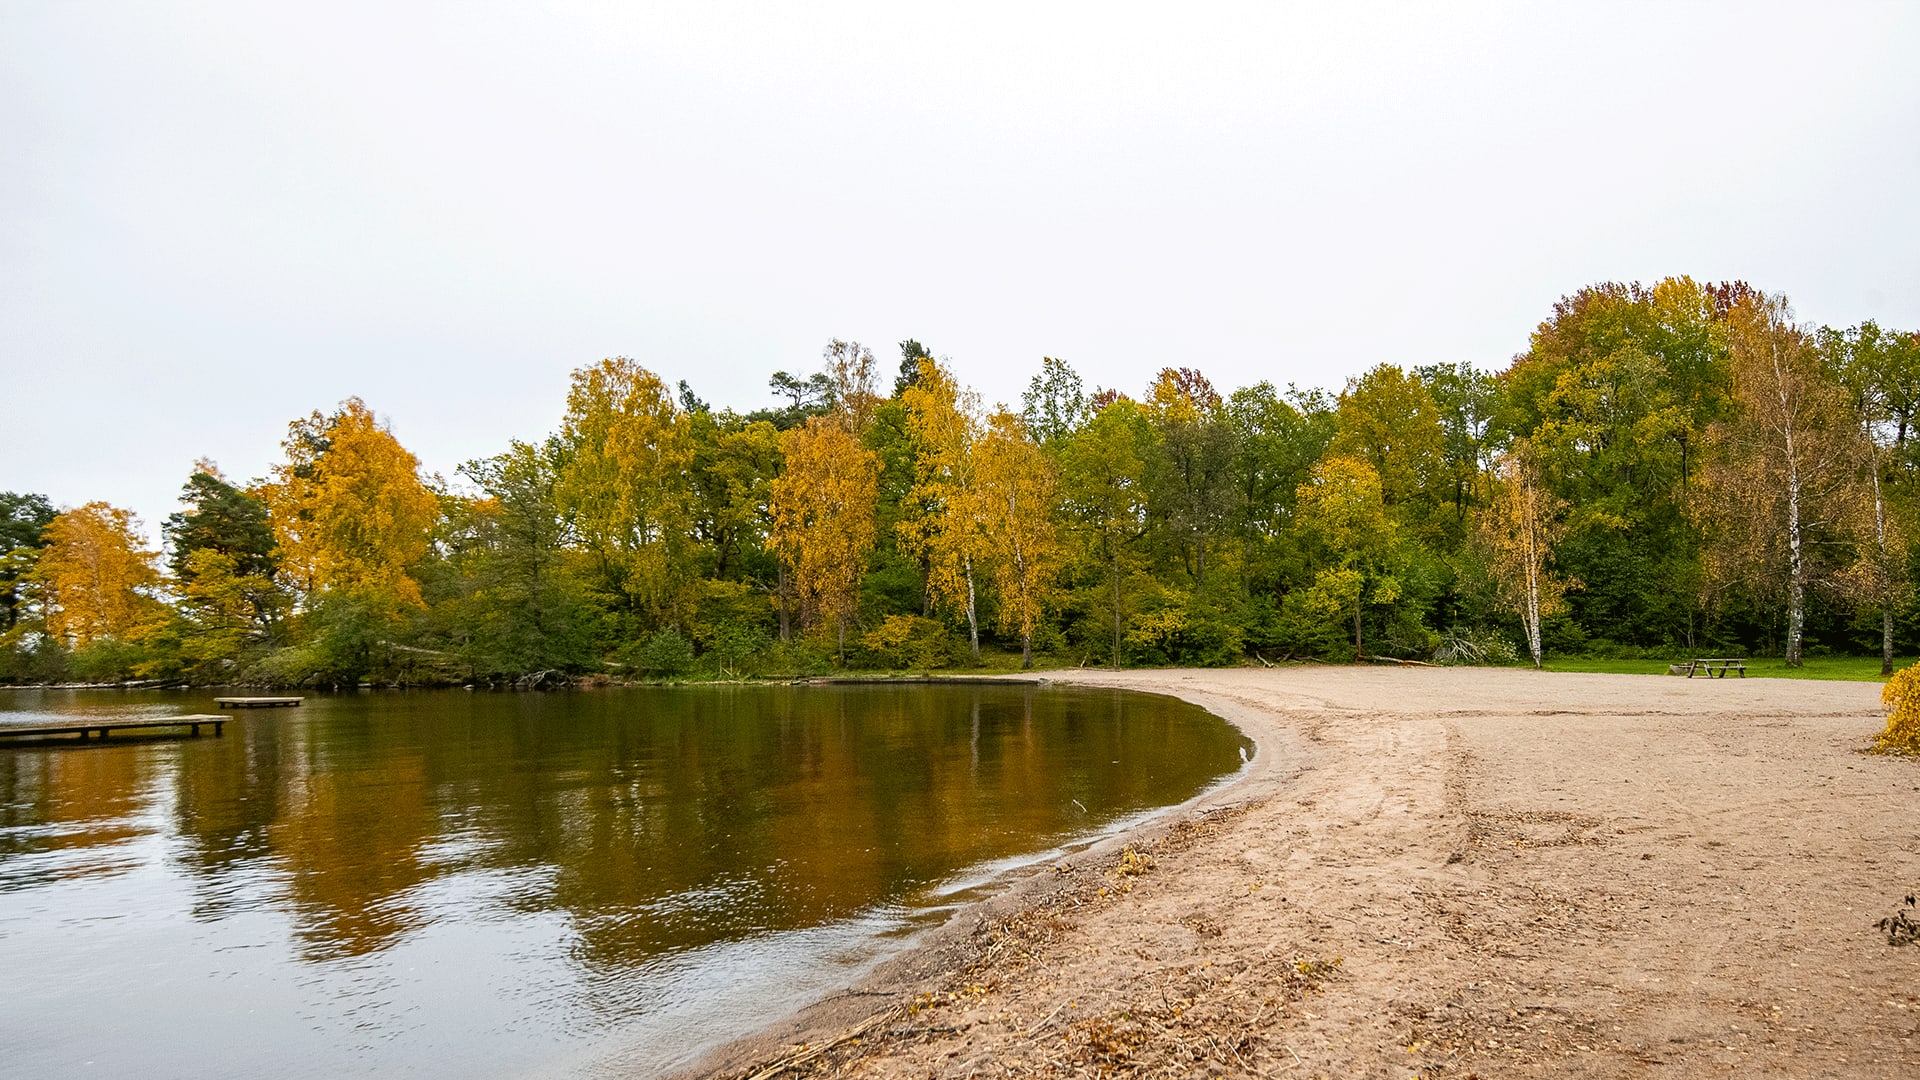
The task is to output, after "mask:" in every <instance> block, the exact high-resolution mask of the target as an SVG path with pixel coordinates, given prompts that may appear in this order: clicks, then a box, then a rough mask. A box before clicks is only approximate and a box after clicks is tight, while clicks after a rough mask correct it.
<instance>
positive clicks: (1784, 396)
mask: <svg viewBox="0 0 1920 1080" xmlns="http://www.w3.org/2000/svg"><path fill="white" fill-rule="evenodd" d="M1729 329H1730V331H1731V334H1730V341H1731V351H1730V360H1731V376H1732V379H1731V381H1732V387H1731V392H1732V398H1733V403H1734V406H1735V408H1736V409H1737V411H1736V412H1735V414H1734V415H1733V417H1732V418H1730V419H1729V420H1726V421H1724V422H1722V423H1719V424H1716V425H1715V426H1714V427H1713V429H1712V431H1711V439H1712V446H1711V450H1712V459H1711V460H1712V464H1711V465H1710V466H1709V467H1708V469H1707V477H1706V479H1707V492H1706V501H1705V505H1704V511H1705V516H1706V519H1707V523H1708V529H1709V535H1710V541H1711V547H1710V549H1709V553H1710V556H1711V559H1712V567H1713V569H1714V570H1715V571H1717V573H1716V575H1715V576H1716V579H1717V581H1718V582H1719V583H1720V584H1721V585H1723V586H1735V587H1747V588H1760V589H1768V588H1771V589H1777V590H1778V593H1779V594H1780V595H1782V596H1783V597H1784V600H1785V607H1786V621H1787V626H1786V661H1787V664H1788V666H1790V667H1798V666H1800V662H1801V645H1802V638H1803V635H1804V629H1805V624H1806V607H1807V593H1808V590H1809V589H1810V588H1814V587H1823V586H1824V587H1837V586H1839V584H1840V583H1841V581H1842V578H1841V577H1840V576H1839V575H1840V572H1841V571H1842V570H1843V569H1844V567H1845V553H1846V551H1847V550H1848V547H1849V544H1850V542H1851V540H1852V536H1851V535H1850V531H1851V529H1850V526H1851V525H1852V524H1853V523H1854V522H1855V521H1856V520H1857V518H1858V508H1859V506H1860V504H1861V501H1862V498H1863V497H1862V494H1861V490H1860V486H1861V485H1860V479H1861V475H1860V474H1861V471H1862V465H1863V463H1864V460H1865V457H1866V455H1865V454H1864V453H1863V447H1862V438H1861V435H1860V431H1859V427H1858V424H1857V422H1856V421H1855V419H1854V417H1853V415H1852V413H1851V411H1850V410H1849V408H1848V401H1847V397H1846V394H1845V392H1844V391H1843V390H1842V389H1841V388H1840V386H1839V385H1838V384H1837V383H1836V382H1834V381H1833V380H1832V379H1830V378H1828V377H1827V373H1826V372H1825V371H1823V370H1822V369H1821V366H1820V363H1819V356H1818V353H1817V351H1816V350H1815V348H1814V345H1813V342H1812V341H1811V340H1810V339H1809V338H1808V335H1807V334H1806V333H1805V332H1803V331H1802V330H1801V329H1800V328H1799V327H1797V326H1795V325H1794V324H1793V321H1792V313H1791V311H1790V309H1789V308H1788V307H1787V302H1786V299H1785V297H1782V296H1767V297H1755V298H1751V299H1749V300H1747V301H1745V302H1743V303H1741V304H1740V306H1739V307H1737V308H1736V309H1735V310H1734V311H1733V312H1732V314H1731V318H1730V320H1729Z"/></svg>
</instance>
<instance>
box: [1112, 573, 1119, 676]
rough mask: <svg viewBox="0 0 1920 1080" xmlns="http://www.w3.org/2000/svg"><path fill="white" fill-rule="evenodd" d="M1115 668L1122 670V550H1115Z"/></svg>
mask: <svg viewBox="0 0 1920 1080" xmlns="http://www.w3.org/2000/svg"><path fill="white" fill-rule="evenodd" d="M1113 670H1115V671H1119V670H1120V551H1119V549H1117V548H1116V549H1114V552H1113Z"/></svg>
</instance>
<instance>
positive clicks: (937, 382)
mask: <svg viewBox="0 0 1920 1080" xmlns="http://www.w3.org/2000/svg"><path fill="white" fill-rule="evenodd" d="M900 400H901V404H903V405H905V406H906V409H907V434H908V437H909V438H910V439H911V442H912V446H913V453H914V482H913V488H912V490H911V491H910V492H909V493H908V496H907V505H908V507H909V510H908V513H907V516H906V518H905V519H904V520H903V521H901V522H900V525H899V534H900V541H901V547H902V548H903V549H905V550H906V552H907V553H908V554H909V555H912V556H914V557H916V558H919V559H920V560H921V561H922V563H923V565H924V566H925V567H926V572H927V595H928V596H929V598H930V599H931V600H932V601H933V603H934V604H935V605H936V606H940V607H948V608H952V609H954V610H957V611H959V612H960V613H961V614H962V615H964V616H965V617H966V620H967V638H968V642H969V644H970V645H971V648H972V653H973V659H974V660H975V661H976V662H978V661H979V659H980V619H979V614H978V598H977V595H976V590H975V582H974V568H975V566H976V564H977V563H978V562H979V561H980V559H981V556H982V555H983V554H984V552H985V550H986V547H987V544H988V542H989V541H988V533H987V531H986V515H987V508H986V506H985V503H984V501H983V493H982V491H981V489H980V477H979V473H978V469H977V467H976V466H977V462H976V461H975V457H974V443H975V441H976V439H977V437H978V433H979V431H978V429H979V420H978V411H979V402H978V400H977V399H975V397H974V396H973V395H972V394H969V393H964V392H962V391H961V389H960V388H959V386H958V385H957V384H956V383H955V381H954V378H953V373H952V372H951V371H949V370H947V368H946V367H944V366H943V365H941V364H938V363H936V362H934V361H931V360H922V361H921V362H920V376H919V378H918V379H916V380H914V382H913V385H911V386H908V387H907V388H906V391H905V392H904V393H902V394H901V395H900Z"/></svg>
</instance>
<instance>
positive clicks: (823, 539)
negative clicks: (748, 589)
mask: <svg viewBox="0 0 1920 1080" xmlns="http://www.w3.org/2000/svg"><path fill="white" fill-rule="evenodd" d="M781 447H782V449H783V450H784V452H785V457H786V469H785V470H784V471H783V472H782V473H781V474H780V475H779V476H777V477H775V478H774V480H773V483H772V484H771V485H770V487H769V491H768V500H769V510H770V512H771V519H772V520H771V525H770V528H769V530H768V535H767V547H768V548H769V549H770V550H771V551H773V552H774V554H776V555H778V556H779V557H780V559H781V562H782V563H783V564H784V565H785V566H786V567H787V568H788V570H789V572H790V574H791V577H792V580H793V584H794V588H795V590H796V591H797V592H798V593H799V596H800V603H801V617H802V619H803V620H805V621H807V622H809V623H818V622H819V621H821V620H824V619H829V618H830V619H832V620H833V625H834V632H835V638H836V641H837V643H838V648H839V652H840V660H841V663H843V664H844V663H845V662H846V654H847V623H848V621H849V620H851V619H852V618H853V617H854V615H855V614H856V613H857V612H858V610H859V607H860V580H861V577H862V576H863V575H864V574H865V572H866V568H867V553H868V552H869V551H871V550H873V541H874V522H873V511H874V503H875V502H876V500H877V499H878V497H879V482H880V459H879V458H878V457H877V456H875V454H874V452H873V451H871V450H869V449H867V448H866V447H864V446H861V445H860V443H859V442H858V441H856V440H855V439H854V437H853V433H852V432H851V431H849V430H848V428H847V425H846V424H844V423H843V422H841V420H840V418H838V417H833V416H816V417H814V418H813V419H811V420H808V421H807V424H806V426H805V427H800V428H794V429H792V430H790V431H788V432H786V433H785V435H783V436H782V437H781Z"/></svg>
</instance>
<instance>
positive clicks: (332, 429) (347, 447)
mask: <svg viewBox="0 0 1920 1080" xmlns="http://www.w3.org/2000/svg"><path fill="white" fill-rule="evenodd" d="M282 445H284V446H285V447H286V449H287V461H286V463H285V464H283V465H280V466H278V467H277V468H276V469H275V470H274V479H273V481H272V482H270V483H268V484H267V485H266V486H265V487H264V488H263V489H262V490H261V492H260V495H261V498H262V499H263V500H264V501H265V502H266V504H267V507H268V510H269V512H270V513H271V515H272V518H273V531H274V538H275V540H277V541H278V543H279V545H280V547H279V555H280V559H281V565H282V566H284V567H285V568H286V570H287V572H288V573H289V574H290V575H291V576H292V577H293V579H294V583H295V585H296V587H298V588H299V589H301V590H302V591H305V592H317V591H331V590H348V591H355V592H362V593H365V594H368V595H370V596H378V597H382V598H385V599H389V600H392V601H395V602H397V603H404V604H415V605H417V604H419V603H420V586H419V584H418V583H416V582H415V581H414V580H413V578H412V576H411V575H410V573H409V570H410V568H411V567H412V566H413V564H415V563H417V562H419V561H420V559H421V558H423V557H424V556H425V555H426V553H427V545H428V533H429V531H430V530H431V529H432V528H433V525H434V523H435V522H436V521H437V520H438V518H439V501H438V500H437V499H436V498H435V497H434V494H433V492H431V491H429V490H428V489H427V486H426V485H425V484H424V483H422V482H421V480H420V474H419V468H420V462H419V460H418V459H416V458H415V457H414V456H413V455H412V454H411V453H408V452H407V450H406V448H405V447H402V446H401V445H400V442H399V440H397V439H395V438H394V437H393V434H392V433H391V432H389V431H387V430H386V428H384V427H382V426H381V425H380V423H379V422H378V421H377V420H376V419H375V417H374V415H373V412H372V411H371V410H369V409H368V408H367V407H366V405H365V404H363V403H362V402H361V401H360V399H359V398H348V399H347V400H346V401H344V402H342V403H341V406H340V409H339V411H338V412H335V413H334V414H333V415H332V416H331V417H322V416H321V415H320V414H319V413H318V412H316V413H314V414H313V415H312V416H311V417H309V418H307V419H305V420H296V421H294V422H293V423H292V424H291V425H289V428H288V436H287V441H286V442H285V443H283V444H282Z"/></svg>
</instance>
